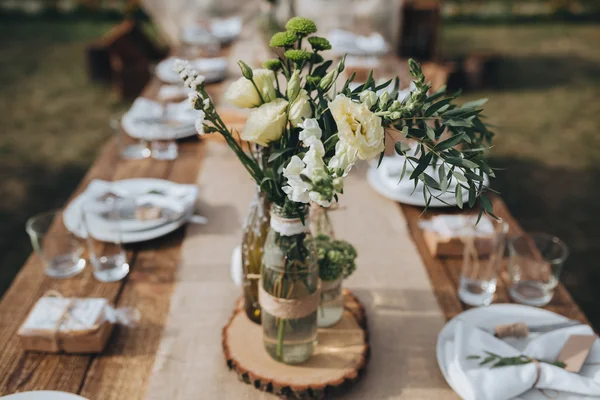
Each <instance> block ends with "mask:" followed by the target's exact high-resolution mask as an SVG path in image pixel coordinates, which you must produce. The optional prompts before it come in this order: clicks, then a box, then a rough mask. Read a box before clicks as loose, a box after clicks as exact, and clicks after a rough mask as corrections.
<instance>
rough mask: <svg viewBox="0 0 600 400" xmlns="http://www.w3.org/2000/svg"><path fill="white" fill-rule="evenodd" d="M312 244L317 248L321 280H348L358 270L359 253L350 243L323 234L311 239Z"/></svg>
mask: <svg viewBox="0 0 600 400" xmlns="http://www.w3.org/2000/svg"><path fill="white" fill-rule="evenodd" d="M310 244H311V245H313V246H315V248H316V252H317V258H318V261H319V276H320V278H321V280H323V281H334V280H336V279H338V278H340V277H342V276H343V277H344V278H347V277H348V276H350V275H351V274H352V273H353V272H354V270H356V256H357V253H356V249H355V248H354V247H353V246H352V245H351V244H350V243H348V242H345V241H343V240H331V238H330V237H329V236H327V235H323V234H321V235H318V236H317V237H315V238H314V239H311V240H310Z"/></svg>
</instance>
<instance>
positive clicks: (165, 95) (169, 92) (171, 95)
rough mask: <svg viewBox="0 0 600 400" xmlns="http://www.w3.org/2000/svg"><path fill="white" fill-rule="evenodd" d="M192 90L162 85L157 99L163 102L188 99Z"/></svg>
mask: <svg viewBox="0 0 600 400" xmlns="http://www.w3.org/2000/svg"><path fill="white" fill-rule="evenodd" d="M191 91H192V89H190V88H188V87H185V86H177V85H162V86H161V87H160V89H158V94H157V97H158V99H159V100H161V101H165V102H168V101H169V100H171V99H181V98H183V97H185V98H187V97H188V94H189V93H190V92H191Z"/></svg>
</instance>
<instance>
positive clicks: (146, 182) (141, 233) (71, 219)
mask: <svg viewBox="0 0 600 400" xmlns="http://www.w3.org/2000/svg"><path fill="white" fill-rule="evenodd" d="M93 183H94V181H93V182H91V183H90V185H92V184H93ZM89 187H90V186H88V189H86V190H85V191H84V192H83V193H81V194H80V195H79V196H77V197H76V198H74V199H73V201H71V202H70V203H69V205H68V206H67V208H65V210H64V212H63V220H64V223H65V226H66V228H67V229H68V230H69V231H71V232H72V233H73V234H75V235H76V236H78V237H85V236H86V233H85V230H84V229H83V227H82V226H81V223H80V215H81V210H82V207H83V204H84V203H85V202H86V201H89V200H90V199H91V198H92V196H97V192H96V193H92V191H91V190H89ZM111 187H113V188H115V190H116V191H119V192H124V193H127V194H128V197H136V196H142V195H145V194H147V193H148V192H149V191H151V190H158V191H162V192H165V193H171V192H181V188H182V187H188V188H189V193H188V194H187V195H185V196H182V197H180V198H179V199H180V200H181V203H182V204H183V207H184V208H185V209H186V211H185V212H184V213H182V214H181V217H180V218H179V219H176V220H173V221H169V222H166V223H164V224H162V225H159V226H153V227H152V228H151V229H147V230H135V231H122V232H121V241H122V242H123V243H136V242H143V241H146V240H151V239H155V238H158V237H161V236H164V235H166V234H169V233H171V232H173V231H174V230H176V229H178V228H179V227H181V226H182V225H184V224H185V223H186V222H187V221H188V219H189V217H190V216H191V215H192V214H193V211H194V207H193V206H194V203H195V201H196V198H197V197H198V189H197V187H196V186H194V185H179V184H177V183H174V182H171V181H167V180H163V179H153V178H138V179H124V180H120V181H114V182H112V183H111ZM105 233H106V235H101V237H99V239H100V240H105V241H107V242H110V241H114V237H113V235H112V233H111V232H110V231H107V232H105Z"/></svg>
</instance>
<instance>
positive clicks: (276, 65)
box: [263, 58, 282, 72]
mask: <svg viewBox="0 0 600 400" xmlns="http://www.w3.org/2000/svg"><path fill="white" fill-rule="evenodd" d="M263 66H264V67H265V68H266V69H270V70H271V71H274V72H276V71H279V70H280V69H281V67H282V64H281V60H279V59H277V58H273V59H270V60H267V61H265V62H264V63H263Z"/></svg>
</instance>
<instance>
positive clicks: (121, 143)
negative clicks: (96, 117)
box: [110, 117, 150, 160]
mask: <svg viewBox="0 0 600 400" xmlns="http://www.w3.org/2000/svg"><path fill="white" fill-rule="evenodd" d="M110 127H111V128H112V130H113V133H114V135H115V140H116V141H117V149H118V151H119V155H120V157H121V158H122V159H123V160H141V159H143V158H147V157H150V149H149V148H148V142H146V141H145V140H141V139H136V138H133V137H131V136H129V135H128V134H127V133H126V132H125V130H124V129H123V127H122V126H121V118H120V117H113V118H112V119H111V120H110Z"/></svg>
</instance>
